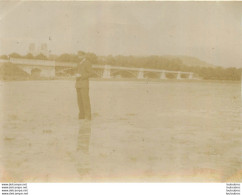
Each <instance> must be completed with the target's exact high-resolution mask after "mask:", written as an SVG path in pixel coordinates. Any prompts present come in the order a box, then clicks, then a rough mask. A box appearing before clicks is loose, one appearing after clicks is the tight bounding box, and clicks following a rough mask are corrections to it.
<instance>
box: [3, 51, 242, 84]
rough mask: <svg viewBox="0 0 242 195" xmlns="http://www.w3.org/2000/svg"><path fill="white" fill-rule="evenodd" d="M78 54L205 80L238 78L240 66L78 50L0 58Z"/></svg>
mask: <svg viewBox="0 0 242 195" xmlns="http://www.w3.org/2000/svg"><path fill="white" fill-rule="evenodd" d="M78 54H82V55H85V56H86V58H87V59H88V60H89V61H90V62H91V63H92V64H100V65H105V64H109V65H112V66H122V67H134V68H150V69H162V70H174V71H184V72H193V73H195V75H196V76H198V77H201V78H202V79H206V80H240V78H241V72H242V68H234V67H232V68H222V67H218V66H214V67H201V66H187V65H186V64H184V63H183V62H182V60H181V59H179V57H173V58H170V57H166V56H157V55H153V56H122V55H117V56H112V55H108V56H97V55H96V54H94V53H89V52H83V51H79V52H78V53H77V54H70V53H64V54H61V55H50V56H48V57H47V56H45V55H43V54H39V55H37V56H33V55H32V54H30V53H29V54H27V55H20V54H18V53H12V54H10V55H8V56H7V55H2V56H0V58H1V59H8V58H9V57H14V58H26V59H40V60H55V61H62V62H78V57H77V56H78Z"/></svg>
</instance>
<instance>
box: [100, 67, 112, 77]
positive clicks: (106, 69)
mask: <svg viewBox="0 0 242 195" xmlns="http://www.w3.org/2000/svg"><path fill="white" fill-rule="evenodd" d="M102 77H103V78H104V79H109V78H111V70H110V65H105V66H104V71H103V76H102Z"/></svg>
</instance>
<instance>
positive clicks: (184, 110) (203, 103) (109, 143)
mask: <svg viewBox="0 0 242 195" xmlns="http://www.w3.org/2000/svg"><path fill="white" fill-rule="evenodd" d="M0 95H1V97H0V98H1V99H0V100H1V101H0V109H1V113H0V114H1V116H0V119H1V121H0V123H1V124H0V125H1V126H0V127H1V134H0V135H1V136H0V138H1V140H0V177H1V178H0V181H2V182H14V181H15V182H90V181H91V182H94V181H100V182H141V181H142V182H143V181H145V182H226V181H237V182H239V181H240V182H241V181H242V178H241V176H242V167H241V165H242V163H241V161H242V159H241V153H242V151H241V145H242V143H241V141H242V140H241V137H242V136H241V134H242V132H241V128H242V120H241V119H242V118H241V117H242V115H241V91H240V83H239V82H229V83H226V82H186V81H179V82H178V81H172V82H171V81H162V82H145V81H140V82H125V81H117V82H115V81H91V82H90V99H91V106H92V116H93V120H92V121H91V122H90V123H88V122H85V121H79V120H78V119H77V116H78V107H77V101H76V91H75V88H74V81H63V80H60V81H57V80H56V81H22V82H20V81H14V82H1V83H0Z"/></svg>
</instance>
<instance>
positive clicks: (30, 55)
mask: <svg viewBox="0 0 242 195" xmlns="http://www.w3.org/2000/svg"><path fill="white" fill-rule="evenodd" d="M24 58H27V59H34V56H33V55H32V54H31V53H28V54H27V55H25V56H24Z"/></svg>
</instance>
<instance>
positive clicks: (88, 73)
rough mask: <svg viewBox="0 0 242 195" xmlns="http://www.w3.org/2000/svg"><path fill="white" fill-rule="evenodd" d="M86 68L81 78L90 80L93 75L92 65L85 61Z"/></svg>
mask: <svg viewBox="0 0 242 195" xmlns="http://www.w3.org/2000/svg"><path fill="white" fill-rule="evenodd" d="M84 66H85V67H84V71H83V72H82V75H81V78H82V79H88V78H89V77H91V76H92V74H93V68H92V64H91V63H90V62H89V61H85V64H84Z"/></svg>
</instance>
